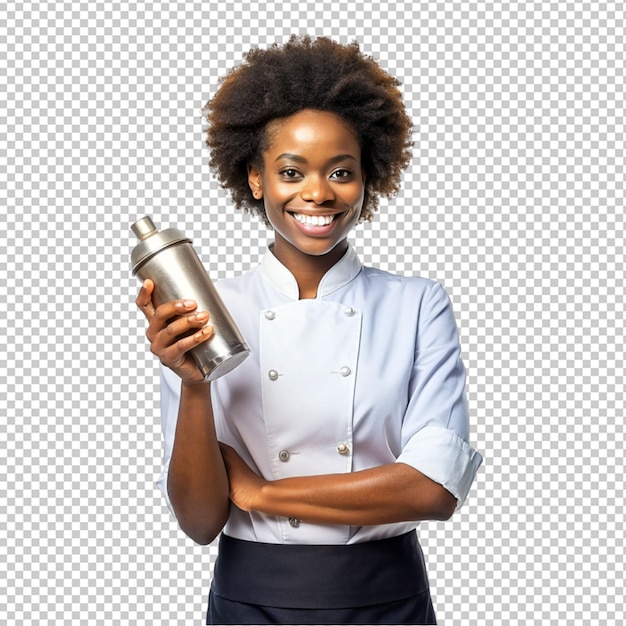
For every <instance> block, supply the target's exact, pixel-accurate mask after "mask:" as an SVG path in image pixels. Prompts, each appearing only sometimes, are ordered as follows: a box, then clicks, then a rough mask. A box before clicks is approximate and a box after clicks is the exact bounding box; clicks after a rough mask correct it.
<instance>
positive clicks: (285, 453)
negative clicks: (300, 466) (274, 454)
mask: <svg viewBox="0 0 626 626" xmlns="http://www.w3.org/2000/svg"><path fill="white" fill-rule="evenodd" d="M289 456H290V454H289V451H288V450H281V451H280V452H279V453H278V458H279V459H280V460H281V461H282V462H283V463H286V462H287V461H288V460H289Z"/></svg>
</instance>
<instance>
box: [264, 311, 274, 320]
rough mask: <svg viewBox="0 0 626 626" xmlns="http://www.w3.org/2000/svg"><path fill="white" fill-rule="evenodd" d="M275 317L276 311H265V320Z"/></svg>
mask: <svg viewBox="0 0 626 626" xmlns="http://www.w3.org/2000/svg"><path fill="white" fill-rule="evenodd" d="M275 318H276V313H274V311H265V319H266V320H273V319H275Z"/></svg>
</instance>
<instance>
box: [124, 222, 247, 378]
mask: <svg viewBox="0 0 626 626" xmlns="http://www.w3.org/2000/svg"><path fill="white" fill-rule="evenodd" d="M131 228H132V231H133V232H134V233H135V235H137V237H138V238H139V243H138V244H137V246H136V247H135V249H134V250H133V251H132V254H131V263H132V271H133V275H136V276H137V277H138V278H139V279H141V280H142V281H145V280H146V279H148V278H149V279H150V280H152V281H153V282H154V291H153V292H152V302H153V303H154V306H155V307H157V306H159V305H160V304H163V303H164V302H169V301H171V300H195V301H196V302H197V303H198V308H197V309H196V310H197V311H208V313H209V323H210V324H211V326H213V328H214V329H215V332H214V334H213V336H212V337H211V338H210V339H209V340H208V341H207V342H205V343H203V344H201V345H199V346H196V347H195V348H193V349H192V350H191V354H192V356H193V358H194V360H195V361H196V363H197V365H198V368H199V369H200V372H202V375H203V376H204V379H205V381H210V380H215V379H216V378H219V377H220V376H223V375H224V374H226V373H227V372H230V370H232V369H234V368H235V367H237V365H239V364H240V363H241V362H242V361H243V360H244V359H245V358H246V357H247V356H248V354H249V353H250V349H249V348H248V346H247V345H246V342H245V341H244V338H243V337H242V335H241V333H240V331H239V329H238V328H237V326H236V325H235V322H234V321H233V319H232V317H231V316H230V314H229V313H228V311H227V310H226V307H225V306H224V303H223V302H222V300H221V298H220V297H219V295H218V293H217V291H216V289H215V286H214V285H213V283H212V282H211V279H210V278H209V275H208V274H207V272H206V270H205V269H204V266H203V265H202V262H201V261H200V259H199V258H198V255H197V254H196V252H195V251H194V249H193V247H192V245H191V239H188V238H187V237H185V235H184V233H182V232H181V231H180V230H176V229H175V228H168V229H167V230H163V231H161V232H159V231H158V230H157V229H156V226H155V225H154V223H153V222H152V220H151V219H150V218H149V217H143V218H142V219H140V220H139V221H137V222H135V223H134V224H133V225H132V227H131ZM193 332H197V329H196V330H194V331H193Z"/></svg>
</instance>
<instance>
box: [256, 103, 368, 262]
mask: <svg viewBox="0 0 626 626" xmlns="http://www.w3.org/2000/svg"><path fill="white" fill-rule="evenodd" d="M267 130H268V137H269V148H268V149H267V150H266V151H265V152H264V153H263V169H262V170H259V169H257V168H254V167H252V166H250V167H249V169H248V181H249V184H250V188H251V189H252V192H253V194H255V197H256V198H261V197H262V198H263V201H264V203H265V211H266V213H267V218H268V220H269V222H270V224H271V225H272V227H273V228H274V231H275V244H274V253H275V254H276V256H277V257H278V259H279V260H280V261H281V262H283V263H284V264H285V265H286V266H287V267H290V265H291V264H293V263H298V262H299V261H304V262H307V263H309V264H310V263H311V262H312V261H314V260H315V258H318V259H319V262H320V263H323V262H324V261H326V262H327V261H328V258H327V255H332V256H333V257H336V258H335V259H334V260H335V261H336V260H338V259H339V258H340V257H341V256H342V255H343V253H344V252H345V250H346V249H347V245H348V244H347V235H348V233H349V232H350V230H351V229H352V228H353V227H354V226H355V224H356V223H357V222H358V220H359V216H360V213H361V207H362V205H363V199H364V193H365V184H364V183H365V175H364V173H363V170H362V167H361V149H360V146H359V143H358V140H357V137H356V134H355V132H354V131H353V130H352V128H351V127H350V125H349V124H348V123H347V122H345V121H344V120H343V119H342V118H340V117H339V116H337V115H336V114H334V113H329V112H325V111H314V110H308V109H307V110H304V111H300V112H298V113H296V114H294V115H292V116H290V117H288V118H285V119H281V120H275V121H274V122H271V123H270V125H269V127H268V129H267ZM325 257H326V258H325ZM290 269H291V267H290Z"/></svg>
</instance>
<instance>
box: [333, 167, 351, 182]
mask: <svg viewBox="0 0 626 626" xmlns="http://www.w3.org/2000/svg"><path fill="white" fill-rule="evenodd" d="M351 176H352V172H351V171H350V170H344V169H340V170H335V171H334V172H333V173H332V174H331V175H330V177H331V178H335V179H338V180H341V179H348V178H350V177H351Z"/></svg>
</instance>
